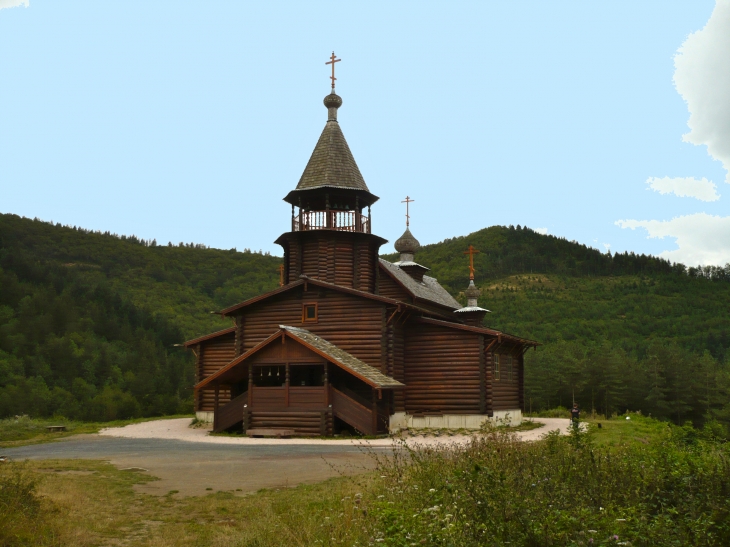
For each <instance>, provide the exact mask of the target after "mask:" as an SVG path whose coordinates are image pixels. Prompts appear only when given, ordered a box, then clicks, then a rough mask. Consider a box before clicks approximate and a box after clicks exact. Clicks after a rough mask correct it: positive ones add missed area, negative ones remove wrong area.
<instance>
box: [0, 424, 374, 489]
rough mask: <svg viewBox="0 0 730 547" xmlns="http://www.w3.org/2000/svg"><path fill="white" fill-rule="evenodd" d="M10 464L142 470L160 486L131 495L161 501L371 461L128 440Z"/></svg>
mask: <svg viewBox="0 0 730 547" xmlns="http://www.w3.org/2000/svg"><path fill="white" fill-rule="evenodd" d="M3 454H4V455H7V456H9V457H10V458H12V459H14V460H22V459H31V460H47V459H78V458H86V459H97V460H108V461H110V462H111V463H112V464H114V465H115V466H117V467H119V468H125V467H141V468H143V469H146V470H148V471H149V473H150V474H151V475H154V476H155V477H159V478H160V480H158V481H153V482H150V483H147V484H144V485H137V486H136V487H135V489H136V490H137V491H139V492H145V493H148V494H156V495H164V494H167V493H168V492H169V491H170V490H178V491H180V493H181V494H182V495H188V496H198V495H204V494H207V493H210V490H207V488H212V489H213V491H217V490H236V489H239V488H240V489H241V491H242V492H244V493H245V492H252V491H256V490H259V489H261V488H281V487H287V486H295V485H297V484H300V483H311V482H318V481H322V480H325V479H327V478H329V477H332V476H335V475H337V474H339V473H342V474H355V473H362V472H363V471H366V470H368V469H372V468H373V467H374V461H373V459H372V458H371V457H369V456H368V455H366V454H365V453H364V452H363V451H362V450H361V449H358V448H357V447H354V446H326V445H325V446H322V445H279V446H277V445H259V446H240V445H229V444H214V443H195V442H186V441H178V440H170V439H129V438H115V437H104V436H100V435H77V436H74V437H68V438H65V439H62V440H59V441H56V442H52V443H46V444H36V445H29V446H22V447H18V448H8V449H4V450H3Z"/></svg>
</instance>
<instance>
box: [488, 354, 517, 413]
mask: <svg viewBox="0 0 730 547" xmlns="http://www.w3.org/2000/svg"><path fill="white" fill-rule="evenodd" d="M514 352H515V349H514V348H513V349H506V348H502V349H499V350H497V351H496V352H493V354H492V389H491V392H492V406H491V410H514V409H518V408H522V401H521V400H520V399H521V397H520V393H521V391H522V390H521V389H520V386H521V385H522V380H521V369H522V367H521V365H520V362H521V361H522V357H521V354H519V353H517V354H516V353H514ZM494 353H498V354H499V357H500V359H499V361H500V375H499V376H500V377H499V379H496V378H494ZM508 357H511V358H512V375H511V377H510V375H509V372H508V364H507V359H508Z"/></svg>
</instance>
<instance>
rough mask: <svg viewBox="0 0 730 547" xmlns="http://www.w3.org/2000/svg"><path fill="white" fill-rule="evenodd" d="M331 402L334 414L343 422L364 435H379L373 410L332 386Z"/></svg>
mask: <svg viewBox="0 0 730 547" xmlns="http://www.w3.org/2000/svg"><path fill="white" fill-rule="evenodd" d="M330 402H331V403H332V412H333V414H334V415H335V416H336V417H337V418H339V419H340V420H342V421H343V422H345V423H347V424H350V425H351V426H352V427H354V428H355V429H357V430H358V431H359V432H360V433H362V434H363V435H375V434H376V433H377V423H376V422H375V420H374V419H373V411H372V409H370V408H368V407H366V406H365V405H363V404H362V403H360V402H358V401H356V400H355V399H354V398H352V397H350V396H349V395H347V394H345V393H343V392H342V391H340V390H339V389H336V388H334V387H331V386H330Z"/></svg>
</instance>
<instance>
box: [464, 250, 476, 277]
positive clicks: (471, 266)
mask: <svg viewBox="0 0 730 547" xmlns="http://www.w3.org/2000/svg"><path fill="white" fill-rule="evenodd" d="M464 254H465V255H469V279H471V280H473V279H474V255H476V254H479V251H477V250H476V249H475V248H474V247H472V246H471V245H469V250H468V251H464Z"/></svg>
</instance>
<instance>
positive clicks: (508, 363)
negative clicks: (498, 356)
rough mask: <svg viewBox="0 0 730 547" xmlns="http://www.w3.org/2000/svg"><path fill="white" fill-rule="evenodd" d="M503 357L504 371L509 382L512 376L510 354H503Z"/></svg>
mask: <svg viewBox="0 0 730 547" xmlns="http://www.w3.org/2000/svg"><path fill="white" fill-rule="evenodd" d="M504 359H505V363H504V364H505V368H506V371H505V372H506V373H507V381H508V382H511V381H512V378H513V376H512V356H511V355H505V357H504Z"/></svg>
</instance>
